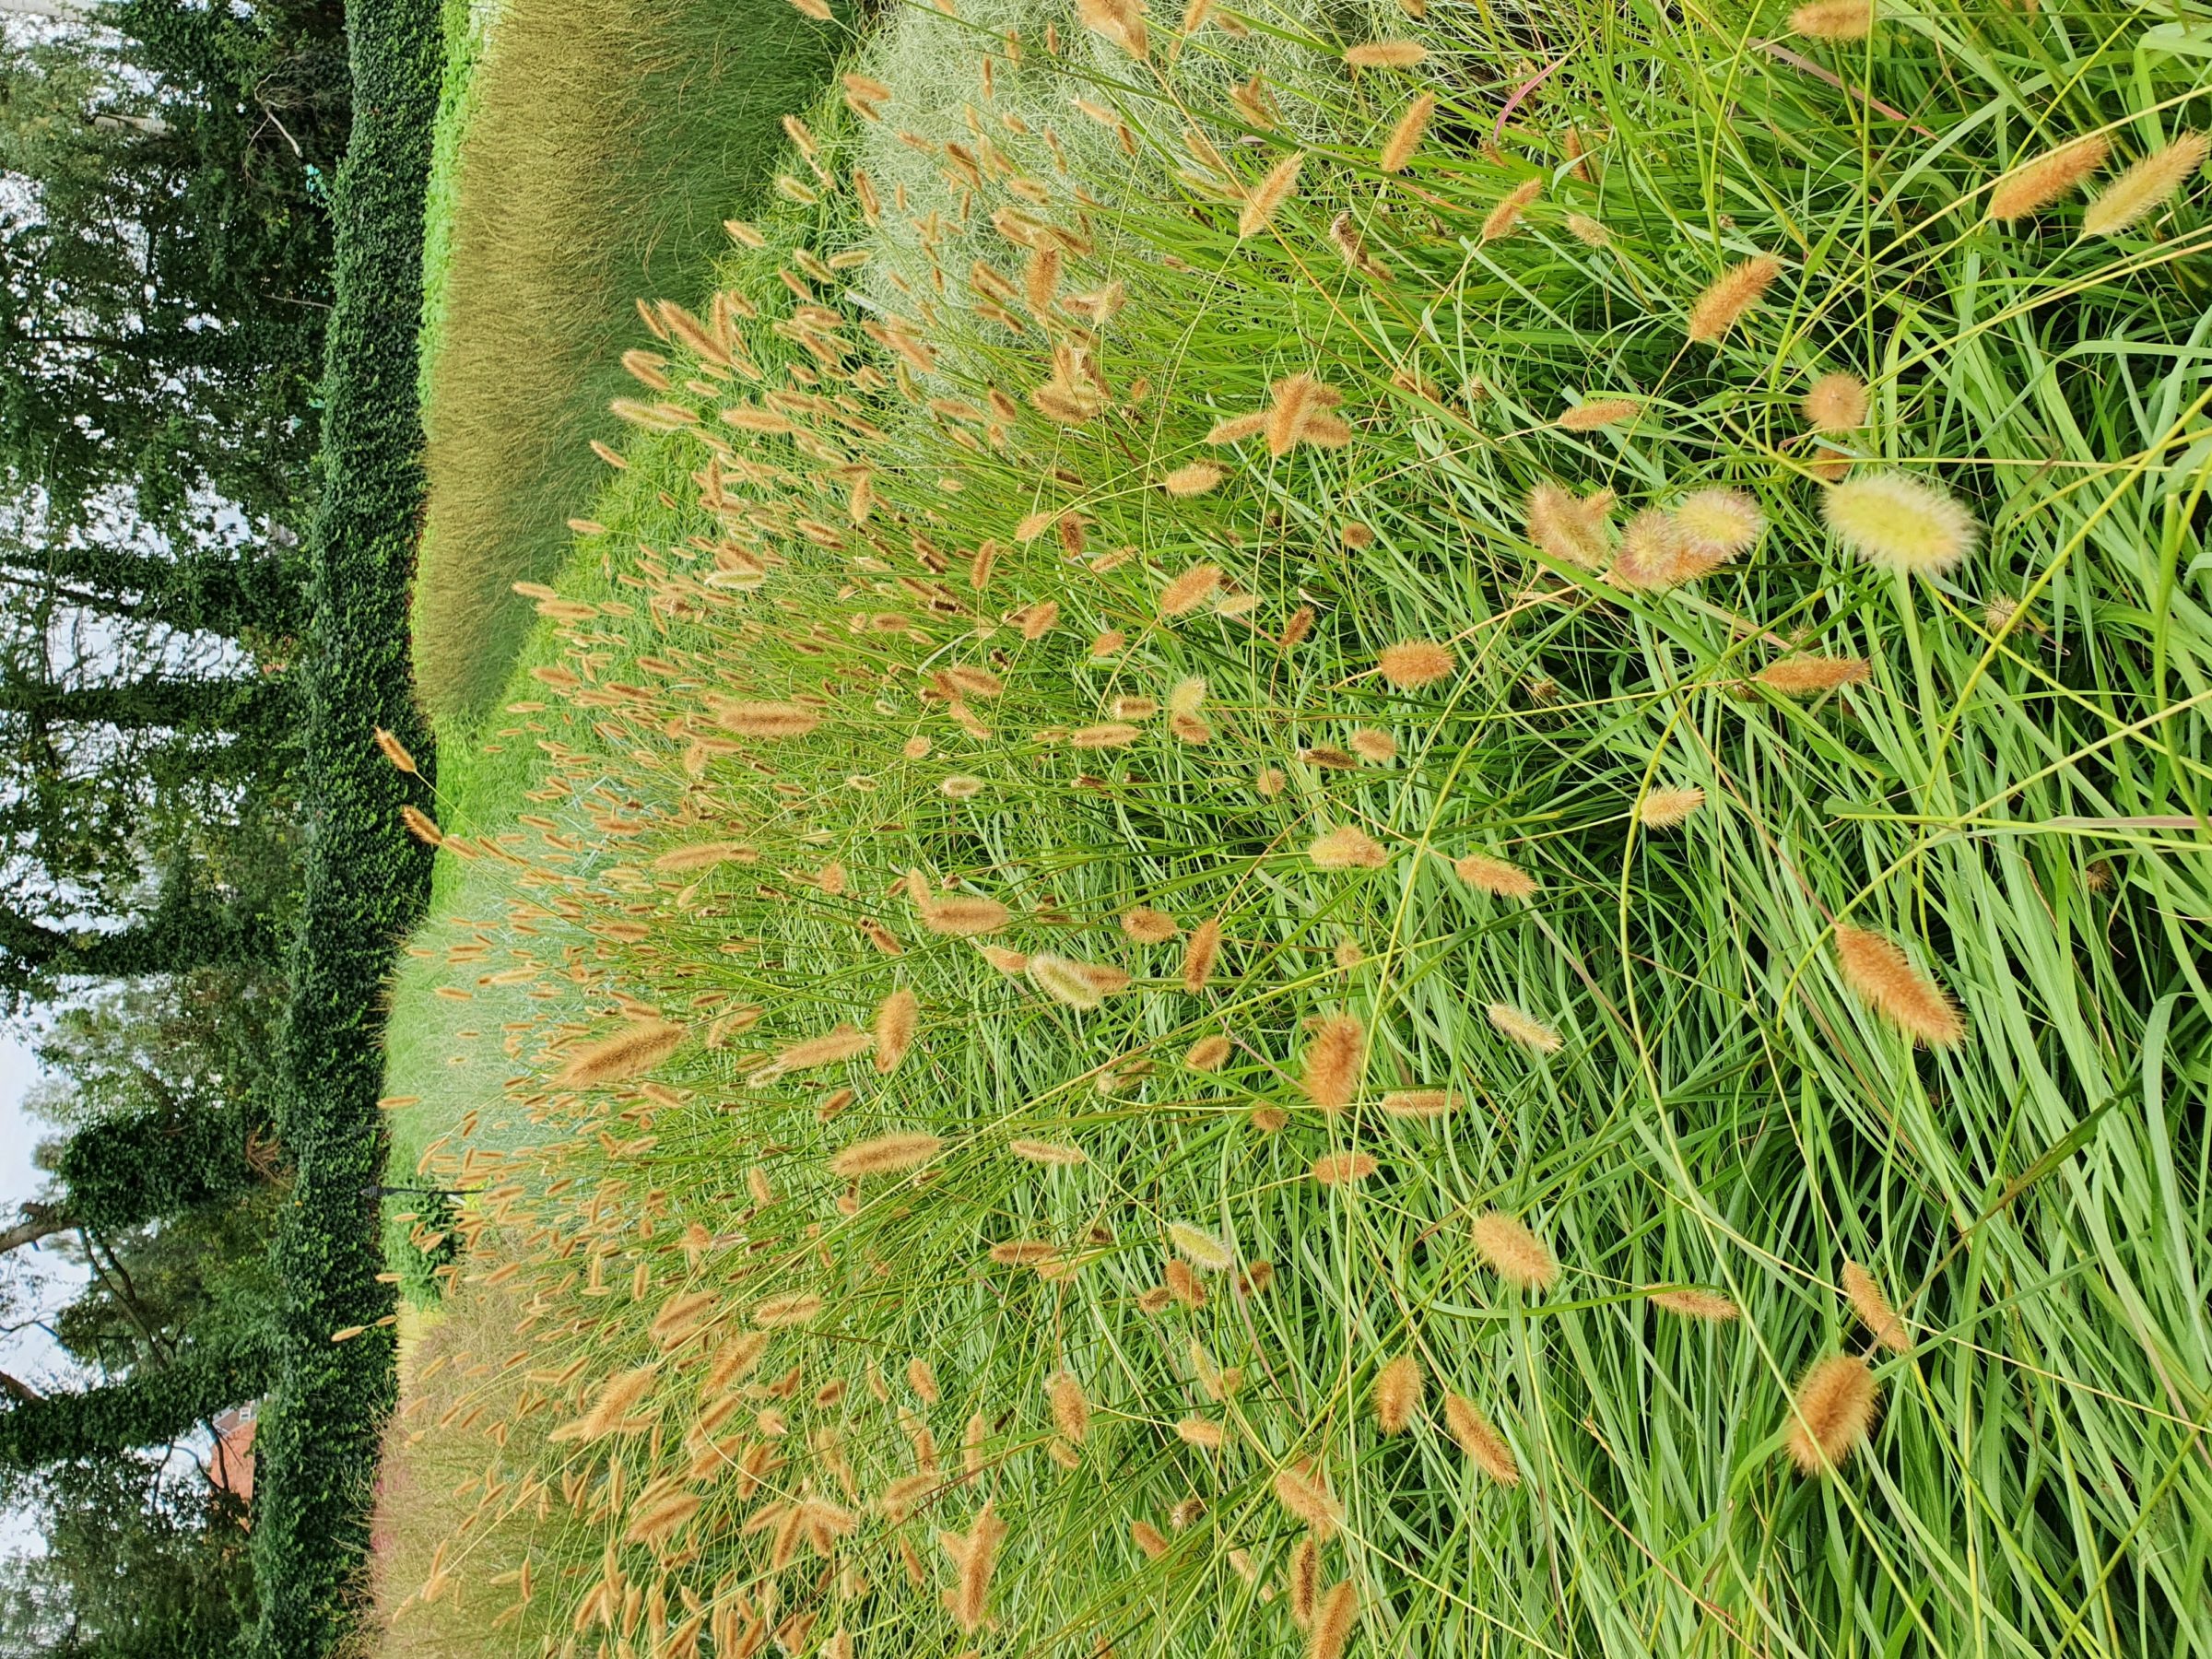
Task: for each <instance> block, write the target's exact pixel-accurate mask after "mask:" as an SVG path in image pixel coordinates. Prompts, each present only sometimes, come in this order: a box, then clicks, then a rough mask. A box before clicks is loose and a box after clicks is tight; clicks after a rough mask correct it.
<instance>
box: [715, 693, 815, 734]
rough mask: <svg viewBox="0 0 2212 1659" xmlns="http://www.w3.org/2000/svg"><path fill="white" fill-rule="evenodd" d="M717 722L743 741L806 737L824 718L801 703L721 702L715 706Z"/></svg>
mask: <svg viewBox="0 0 2212 1659" xmlns="http://www.w3.org/2000/svg"><path fill="white" fill-rule="evenodd" d="M714 721H715V724H717V725H719V726H721V727H722V728H723V729H724V731H730V732H735V733H736V734H737V735H739V736H741V737H804V736H806V734H807V733H809V732H811V731H813V730H814V728H815V727H816V726H818V725H819V724H822V717H821V716H820V715H819V714H818V713H817V712H815V711H814V710H812V709H809V708H807V707H806V706H805V705H804V704H801V703H788V702H721V703H717V704H716V705H715V706H714Z"/></svg>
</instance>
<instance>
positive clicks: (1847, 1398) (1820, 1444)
mask: <svg viewBox="0 0 2212 1659" xmlns="http://www.w3.org/2000/svg"><path fill="white" fill-rule="evenodd" d="M1876 1406H1877V1397H1876V1393H1875V1382H1874V1373H1873V1372H1872V1371H1869V1370H1867V1368H1866V1361H1865V1360H1864V1359H1860V1358H1859V1357H1858V1356H1856V1355H1855V1354H1830V1355H1829V1356H1828V1357H1827V1358H1826V1359H1817V1360H1815V1361H1814V1362H1813V1364H1812V1365H1811V1367H1810V1368H1808V1369H1807V1370H1806V1373H1805V1377H1804V1379H1803V1381H1801V1382H1799V1383H1798V1384H1797V1397H1796V1399H1795V1400H1794V1402H1793V1403H1792V1405H1791V1411H1790V1432H1789V1442H1788V1443H1789V1453H1790V1460H1791V1461H1792V1462H1793V1463H1794V1464H1795V1465H1797V1467H1798V1468H1799V1469H1800V1470H1802V1471H1803V1472H1804V1473H1806V1474H1807V1475H1819V1474H1825V1473H1828V1472H1829V1471H1831V1470H1833V1469H1834V1468H1835V1467H1836V1465H1839V1464H1841V1462H1842V1461H1843V1460H1844V1459H1845V1458H1846V1457H1848V1456H1850V1455H1851V1453H1853V1451H1855V1450H1856V1449H1857V1448H1858V1447H1859V1446H1860V1445H1861V1444H1862V1443H1863V1442H1864V1441H1865V1439H1866V1435H1867V1432H1868V1431H1869V1430H1871V1429H1872V1428H1873V1427H1874V1418H1875V1410H1876Z"/></svg>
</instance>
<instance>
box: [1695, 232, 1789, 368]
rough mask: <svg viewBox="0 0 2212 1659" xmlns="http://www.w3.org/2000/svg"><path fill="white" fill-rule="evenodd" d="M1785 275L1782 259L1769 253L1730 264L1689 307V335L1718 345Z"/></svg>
mask: <svg viewBox="0 0 2212 1659" xmlns="http://www.w3.org/2000/svg"><path fill="white" fill-rule="evenodd" d="M1781 275H1782V261H1780V260H1779V259H1775V258H1773V257H1772V256H1771V255H1769V254H1765V253H1758V254H1754V255H1753V256H1752V257H1751V258H1749V259H1747V260H1745V261H1744V262H1743V263H1742V264H1740V265H1731V266H1729V268H1728V269H1727V270H1725V271H1724V272H1723V273H1722V274H1721V275H1720V277H1718V278H1716V279H1715V280H1714V282H1713V284H1712V287H1710V288H1707V289H1706V290H1705V291H1704V292H1703V293H1701V294H1700V295H1699V296H1698V300H1697V303H1696V304H1694V305H1692V306H1691V307H1690V308H1689V337H1690V338H1691V339H1693V340H1696V341H1698V342H1699V343H1700V344H1701V345H1707V346H1712V345H1717V344H1718V343H1719V342H1720V341H1721V340H1722V339H1724V338H1725V337H1726V335H1727V334H1728V331H1729V330H1730V329H1732V328H1734V327H1735V324H1736V323H1737V321H1738V320H1739V319H1740V318H1741V317H1742V316H1743V314H1744V313H1745V312H1747V311H1749V310H1750V309H1751V308H1752V307H1753V306H1754V305H1757V304H1758V303H1759V296H1761V295H1762V294H1764V293H1765V292H1766V291H1767V289H1768V288H1769V287H1770V286H1771V284H1772V283H1773V281H1774V278H1775V277H1779V276H1781Z"/></svg>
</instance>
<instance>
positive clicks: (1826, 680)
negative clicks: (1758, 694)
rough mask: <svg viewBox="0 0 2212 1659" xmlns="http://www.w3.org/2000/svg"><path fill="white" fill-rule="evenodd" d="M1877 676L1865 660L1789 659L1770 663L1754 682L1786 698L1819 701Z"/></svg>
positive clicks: (1833, 658) (1852, 658)
mask: <svg viewBox="0 0 2212 1659" xmlns="http://www.w3.org/2000/svg"><path fill="white" fill-rule="evenodd" d="M1873 672H1874V670H1873V668H1872V666H1871V665H1869V664H1868V663H1867V661H1866V659H1865V657H1834V656H1812V655H1806V656H1788V657H1783V658H1782V659H1781V661H1779V662H1774V663H1769V664H1768V665H1766V666H1765V667H1764V668H1761V669H1760V670H1759V672H1758V673H1757V674H1756V675H1754V676H1753V677H1752V678H1753V679H1754V680H1755V681H1756V682H1757V683H1758V684H1759V685H1761V686H1764V687H1766V688H1767V689H1769V690H1770V691H1779V692H1781V693H1782V694H1783V696H1784V697H1816V696H1818V695H1819V694H1820V693H1821V692H1823V691H1833V690H1836V689H1838V688H1841V687H1843V686H1856V685H1860V684H1863V683H1864V682H1865V680H1866V678H1867V677H1869V676H1870V675H1871V674H1872V673H1873Z"/></svg>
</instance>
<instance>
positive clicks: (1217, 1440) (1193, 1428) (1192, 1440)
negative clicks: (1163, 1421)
mask: <svg viewBox="0 0 2212 1659" xmlns="http://www.w3.org/2000/svg"><path fill="white" fill-rule="evenodd" d="M1175 1438H1176V1439H1178V1440H1180V1441H1182V1443H1183V1444H1184V1445H1186V1446H1195V1447H1197V1448H1198V1449H1199V1450H1200V1451H1201V1452H1218V1451H1219V1450H1220V1449H1221V1443H1222V1441H1224V1440H1226V1439H1227V1438H1228V1437H1227V1436H1226V1435H1225V1434H1223V1433H1222V1431H1221V1425H1220V1424H1218V1423H1216V1422H1211V1421H1209V1420H1208V1419H1206V1418H1202V1417H1186V1418H1182V1420H1181V1421H1180V1422H1178V1423H1177V1424H1176V1425H1175Z"/></svg>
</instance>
